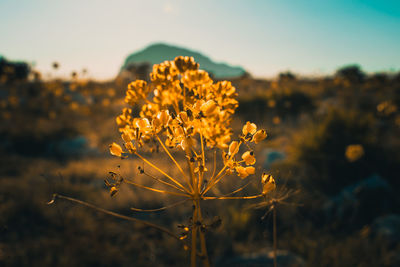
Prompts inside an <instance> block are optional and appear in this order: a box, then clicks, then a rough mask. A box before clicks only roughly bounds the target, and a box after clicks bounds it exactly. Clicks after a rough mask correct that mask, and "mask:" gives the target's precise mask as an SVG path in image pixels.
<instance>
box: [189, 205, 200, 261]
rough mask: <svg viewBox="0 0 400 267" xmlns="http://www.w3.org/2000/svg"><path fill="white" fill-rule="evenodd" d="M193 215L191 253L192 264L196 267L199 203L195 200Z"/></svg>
mask: <svg viewBox="0 0 400 267" xmlns="http://www.w3.org/2000/svg"><path fill="white" fill-rule="evenodd" d="M193 206H194V207H193V217H192V220H193V221H192V247H191V253H190V266H191V267H196V260H197V259H196V256H197V214H198V213H197V203H196V201H193Z"/></svg>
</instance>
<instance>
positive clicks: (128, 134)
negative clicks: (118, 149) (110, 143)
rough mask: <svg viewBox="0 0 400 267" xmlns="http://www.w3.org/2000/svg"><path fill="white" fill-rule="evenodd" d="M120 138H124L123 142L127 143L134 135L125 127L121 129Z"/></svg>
mask: <svg viewBox="0 0 400 267" xmlns="http://www.w3.org/2000/svg"><path fill="white" fill-rule="evenodd" d="M121 138H122V140H124V142H126V143H128V142H130V141H132V140H133V139H134V135H133V133H132V131H130V130H128V129H125V130H123V132H122V134H121Z"/></svg>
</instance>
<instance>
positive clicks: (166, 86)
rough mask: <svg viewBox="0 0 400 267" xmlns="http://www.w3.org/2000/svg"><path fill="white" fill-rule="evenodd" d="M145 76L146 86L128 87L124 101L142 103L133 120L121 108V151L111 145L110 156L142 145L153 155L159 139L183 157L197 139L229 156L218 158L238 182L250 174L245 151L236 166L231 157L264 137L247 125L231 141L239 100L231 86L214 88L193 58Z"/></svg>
mask: <svg viewBox="0 0 400 267" xmlns="http://www.w3.org/2000/svg"><path fill="white" fill-rule="evenodd" d="M150 77H151V81H152V83H150V84H148V83H147V82H146V81H142V80H136V81H134V82H132V83H130V84H129V85H128V90H127V92H126V97H125V102H126V103H128V104H129V105H131V106H133V105H137V104H139V105H140V104H141V109H140V113H139V116H137V117H134V116H133V115H132V109H131V108H125V109H124V110H123V111H122V114H121V115H120V116H118V117H117V119H116V121H117V124H118V126H119V130H120V132H121V136H122V139H123V140H124V146H125V149H126V151H124V150H123V149H122V148H121V147H120V146H119V145H117V144H116V143H113V144H112V145H111V147H110V151H111V154H113V155H116V156H122V155H123V153H135V152H136V151H137V148H139V147H143V146H144V145H145V144H146V145H148V146H149V147H151V148H152V149H153V150H154V149H155V147H158V146H159V142H158V141H159V140H160V139H161V140H162V141H161V142H162V144H161V145H165V146H167V147H168V148H170V149H173V148H178V149H182V150H184V151H185V152H186V154H187V155H192V154H199V153H196V148H197V147H198V143H199V142H198V140H199V139H201V141H202V142H204V145H205V146H207V147H209V148H220V149H228V153H226V152H224V153H223V159H224V163H225V164H226V165H227V167H228V168H227V170H228V171H231V172H232V171H236V173H237V174H238V175H239V176H240V177H241V178H245V177H247V176H248V175H250V174H254V172H255V169H254V167H253V166H252V165H254V163H255V161H256V160H255V157H254V152H253V151H252V150H248V151H246V152H244V153H243V155H242V160H241V161H238V160H236V159H235V155H236V154H237V153H238V152H239V147H240V145H241V144H244V143H246V142H253V143H255V144H257V143H259V142H260V141H262V140H263V139H264V138H266V136H267V134H266V132H265V131H264V130H258V131H257V127H256V125H255V124H254V123H250V122H247V123H246V125H245V126H244V127H243V131H242V135H241V137H240V138H241V140H240V141H239V142H238V141H233V142H231V135H232V129H231V128H230V127H229V126H230V122H231V120H232V115H233V114H234V112H235V109H236V108H237V106H238V101H237V100H236V96H237V93H236V89H235V87H233V86H232V84H231V83H230V82H228V81H220V82H216V83H214V81H213V80H212V79H211V78H210V76H209V75H208V73H207V72H205V71H203V70H199V64H197V63H196V62H195V61H194V59H193V58H192V57H177V58H176V59H175V60H173V61H165V62H164V63H161V64H156V65H154V67H153V72H152V73H151V74H150ZM201 145H202V146H203V144H201ZM203 167H205V166H203Z"/></svg>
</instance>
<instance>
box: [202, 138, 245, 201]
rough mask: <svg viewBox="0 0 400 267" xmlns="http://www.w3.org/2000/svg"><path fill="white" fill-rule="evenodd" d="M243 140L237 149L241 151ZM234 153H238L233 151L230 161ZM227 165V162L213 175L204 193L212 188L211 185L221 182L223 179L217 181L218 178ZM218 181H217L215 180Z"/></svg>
mask: <svg viewBox="0 0 400 267" xmlns="http://www.w3.org/2000/svg"><path fill="white" fill-rule="evenodd" d="M242 143H243V142H242V141H240V142H239V144H238V147H237V149H236V150H237V151H239V149H240V146H241V145H242ZM234 155H236V153H232V155H231V156H230V157H229V159H228V162H229V161H230V160H231V159H232V157H233V156H234ZM226 167H228V165H227V164H225V165H224V167H223V168H222V169H221V170H220V171H219V172H218V174H217V175H216V176H214V175H213V176H212V177H211V179H210V181H209V184H208V186H207V187H206V189H205V190H204V192H203V194H205V193H206V192H207V191H208V190H210V189H211V187H213V186H214V185H215V184H217V183H218V182H219V180H221V179H219V180H218V181H216V180H217V178H218V177H219V176H220V175H221V174H222V173H223V171H224V170H225V169H226ZM215 181H216V182H215Z"/></svg>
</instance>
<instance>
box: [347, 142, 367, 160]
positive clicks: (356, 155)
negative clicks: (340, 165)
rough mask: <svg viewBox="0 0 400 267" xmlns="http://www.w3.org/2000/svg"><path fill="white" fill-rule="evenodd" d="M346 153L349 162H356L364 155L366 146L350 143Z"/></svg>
mask: <svg viewBox="0 0 400 267" xmlns="http://www.w3.org/2000/svg"><path fill="white" fill-rule="evenodd" d="M345 155H346V158H347V160H348V161H349V162H355V161H357V160H359V159H360V158H361V157H362V156H364V148H363V147H362V145H348V146H347V148H346V152H345Z"/></svg>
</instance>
